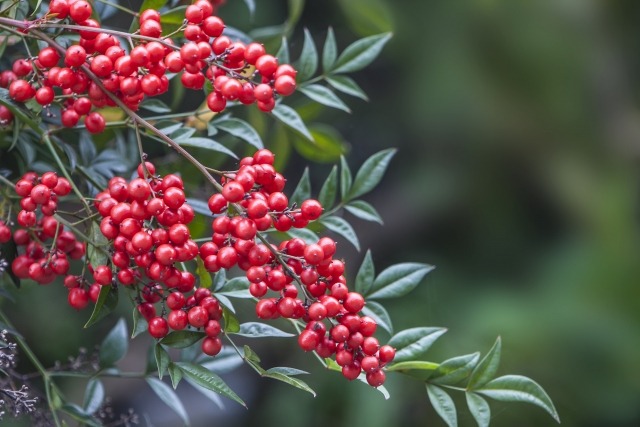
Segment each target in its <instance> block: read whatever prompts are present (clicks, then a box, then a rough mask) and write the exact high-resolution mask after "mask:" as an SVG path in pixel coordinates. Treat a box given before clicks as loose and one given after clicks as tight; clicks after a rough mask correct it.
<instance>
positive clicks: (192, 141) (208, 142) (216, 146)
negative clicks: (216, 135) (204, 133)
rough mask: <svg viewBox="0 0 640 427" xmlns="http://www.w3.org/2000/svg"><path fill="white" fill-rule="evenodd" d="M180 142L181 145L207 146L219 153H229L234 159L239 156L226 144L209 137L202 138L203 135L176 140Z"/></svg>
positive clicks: (208, 148)
mask: <svg viewBox="0 0 640 427" xmlns="http://www.w3.org/2000/svg"><path fill="white" fill-rule="evenodd" d="M176 142H178V144H180V145H186V146H189V147H198V148H206V149H207V150H212V151H217V152H219V153H224V154H227V155H229V156H231V157H233V158H234V159H237V158H238V156H236V154H235V153H234V152H233V151H231V150H229V149H228V148H227V147H225V146H224V145H222V144H220V143H219V142H216V141H214V140H213V139H209V138H202V137H194V138H186V139H182V140H180V141H176Z"/></svg>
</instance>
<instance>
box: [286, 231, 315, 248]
mask: <svg viewBox="0 0 640 427" xmlns="http://www.w3.org/2000/svg"><path fill="white" fill-rule="evenodd" d="M285 234H286V235H287V236H289V237H290V238H294V237H297V238H299V239H302V240H304V241H305V243H306V244H308V245H310V244H312V243H316V242H317V241H318V235H317V234H316V233H314V232H313V231H311V230H309V229H308V228H291V229H289V230H288V231H287V232H286V233H285Z"/></svg>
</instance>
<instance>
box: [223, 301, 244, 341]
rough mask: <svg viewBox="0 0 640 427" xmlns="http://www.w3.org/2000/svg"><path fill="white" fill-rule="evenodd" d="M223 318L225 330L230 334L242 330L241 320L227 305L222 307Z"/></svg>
mask: <svg viewBox="0 0 640 427" xmlns="http://www.w3.org/2000/svg"><path fill="white" fill-rule="evenodd" d="M222 318H223V319H224V331H225V332H226V333H228V334H235V333H236V332H240V322H238V318H237V317H236V316H235V315H234V314H233V313H232V312H231V310H229V309H228V308H227V307H223V308H222Z"/></svg>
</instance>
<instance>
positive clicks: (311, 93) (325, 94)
mask: <svg viewBox="0 0 640 427" xmlns="http://www.w3.org/2000/svg"><path fill="white" fill-rule="evenodd" d="M298 90H299V91H300V92H302V93H303V94H305V95H306V96H307V97H308V98H310V99H312V100H314V101H316V102H318V103H320V104H322V105H326V106H327V107H331V108H337V109H338V110H342V111H346V112H347V113H350V112H351V109H350V108H349V107H348V106H347V104H345V103H344V102H343V101H342V100H341V99H340V98H338V96H337V95H336V94H335V93H334V92H333V91H332V90H331V89H329V88H328V87H326V86H322V85H319V84H310V85H306V86H300V87H299V88H298Z"/></svg>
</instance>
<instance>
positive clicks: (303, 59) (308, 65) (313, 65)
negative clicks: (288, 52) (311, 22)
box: [295, 28, 318, 82]
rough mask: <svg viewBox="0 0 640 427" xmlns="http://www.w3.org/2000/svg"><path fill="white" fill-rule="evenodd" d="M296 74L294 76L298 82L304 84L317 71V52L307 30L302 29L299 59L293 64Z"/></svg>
mask: <svg viewBox="0 0 640 427" xmlns="http://www.w3.org/2000/svg"><path fill="white" fill-rule="evenodd" d="M295 68H296V70H298V74H297V76H296V78H297V80H298V81H299V82H305V81H307V80H309V79H310V78H311V77H313V75H314V74H315V73H316V70H317V69H318V50H317V49H316V45H315V43H314V42H313V37H311V33H310V32H309V30H308V29H306V28H305V29H304V44H303V45H302V52H301V53H300V58H299V59H298V61H297V62H296V64H295Z"/></svg>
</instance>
